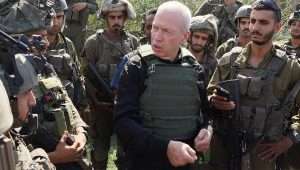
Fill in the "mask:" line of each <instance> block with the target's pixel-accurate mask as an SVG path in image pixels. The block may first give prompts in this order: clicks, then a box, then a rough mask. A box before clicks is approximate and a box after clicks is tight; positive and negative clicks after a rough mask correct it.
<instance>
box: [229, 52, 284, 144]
mask: <svg viewBox="0 0 300 170" xmlns="http://www.w3.org/2000/svg"><path fill="white" fill-rule="evenodd" d="M285 64H286V58H285V53H284V52H283V51H280V50H276V54H275V56H272V57H271V61H270V62H269V63H268V65H267V66H266V67H265V68H259V69H257V68H253V67H249V66H246V65H241V64H240V63H239V58H237V60H235V61H234V62H233V63H232V73H231V76H232V78H237V79H239V80H240V106H239V107H240V117H241V121H242V122H241V124H242V130H244V131H245V132H246V134H247V135H246V137H247V139H248V140H249V142H250V143H251V142H255V141H257V140H259V139H261V138H263V139H266V140H270V141H276V140H279V139H280V138H281V137H282V135H283V130H284V127H283V126H284V123H283V122H284V120H285V114H284V113H282V111H281V110H280V109H281V107H282V105H281V104H282V100H283V99H279V98H277V97H276V96H275V95H274V88H273V83H274V81H276V78H277V76H278V75H279V74H280V72H281V70H282V69H283V67H284V66H285Z"/></svg>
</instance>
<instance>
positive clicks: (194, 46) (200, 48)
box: [191, 44, 205, 53]
mask: <svg viewBox="0 0 300 170" xmlns="http://www.w3.org/2000/svg"><path fill="white" fill-rule="evenodd" d="M204 48H205V46H202V45H199V44H192V45H191V49H192V51H193V52H195V53H200V52H202V51H203V50H204Z"/></svg>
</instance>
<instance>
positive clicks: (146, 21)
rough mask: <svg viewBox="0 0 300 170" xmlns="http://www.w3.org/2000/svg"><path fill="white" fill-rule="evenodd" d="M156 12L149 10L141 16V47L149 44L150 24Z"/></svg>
mask: <svg viewBox="0 0 300 170" xmlns="http://www.w3.org/2000/svg"><path fill="white" fill-rule="evenodd" d="M156 11H157V9H156V8H153V9H150V10H148V11H147V12H146V13H145V14H144V16H143V21H142V32H143V34H144V37H142V38H140V44H141V45H144V44H150V41H151V28H152V22H153V19H154V16H155V14H156Z"/></svg>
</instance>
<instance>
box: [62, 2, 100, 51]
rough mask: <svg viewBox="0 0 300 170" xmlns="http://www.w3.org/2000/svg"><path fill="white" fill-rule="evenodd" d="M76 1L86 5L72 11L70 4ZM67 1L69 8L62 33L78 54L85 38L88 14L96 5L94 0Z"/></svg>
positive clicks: (95, 8)
mask: <svg viewBox="0 0 300 170" xmlns="http://www.w3.org/2000/svg"><path fill="white" fill-rule="evenodd" d="M78 2H85V3H87V7H86V8H85V9H83V10H82V11H80V12H73V11H72V5H73V4H75V3H78ZM67 3H68V7H69V9H68V11H67V13H66V26H65V29H64V33H65V35H66V36H67V37H69V38H70V39H71V40H72V41H73V42H74V45H75V48H76V51H77V53H78V54H80V52H81V50H82V48H83V45H84V41H85V38H86V37H85V36H86V33H87V24H88V18H89V15H90V14H93V13H95V11H96V10H97V8H98V6H97V3H96V0H70V1H67Z"/></svg>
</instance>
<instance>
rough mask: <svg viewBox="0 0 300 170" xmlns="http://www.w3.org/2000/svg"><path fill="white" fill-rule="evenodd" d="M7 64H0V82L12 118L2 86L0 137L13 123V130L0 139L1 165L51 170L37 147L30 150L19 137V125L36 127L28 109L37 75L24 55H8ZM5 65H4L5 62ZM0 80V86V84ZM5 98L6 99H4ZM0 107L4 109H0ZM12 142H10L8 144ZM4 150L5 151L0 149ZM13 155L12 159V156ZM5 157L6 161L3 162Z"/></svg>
mask: <svg viewBox="0 0 300 170" xmlns="http://www.w3.org/2000/svg"><path fill="white" fill-rule="evenodd" d="M9 57H10V58H9V59H8V60H10V65H9V66H8V65H6V66H4V65H3V64H4V63H1V64H0V79H1V81H2V82H3V84H4V86H5V87H6V91H7V92H8V97H9V99H10V101H9V102H10V106H11V108H12V115H13V118H14V120H13V119H12V118H11V117H10V116H9V114H11V113H10V109H9V108H7V107H9V102H8V101H6V100H5V96H2V95H3V94H4V92H3V90H4V89H3V86H1V100H2V101H1V120H3V121H4V122H1V135H2V134H3V133H4V132H5V131H7V130H8V129H9V128H10V126H11V124H12V121H13V127H12V129H10V130H9V131H8V132H7V133H6V136H7V137H8V138H10V139H7V138H6V137H4V136H1V144H0V145H1V149H0V150H2V151H1V153H2V154H5V155H1V158H0V159H1V163H0V167H1V169H3V170H11V169H16V170H23V169H28V170H55V167H54V165H53V164H52V163H51V162H50V159H49V157H48V155H47V153H46V152H45V151H44V150H43V149H40V148H36V149H32V148H31V149H30V148H29V147H28V146H27V144H26V143H25V142H24V135H21V134H20V130H21V129H22V126H23V125H25V124H26V123H29V122H33V123H31V125H32V127H33V126H36V123H37V122H36V121H31V120H32V119H31V118H32V114H31V113H30V110H31V109H32V107H33V106H35V105H36V100H35V95H34V93H33V88H34V87H35V86H36V85H37V75H36V73H35V70H34V68H33V66H32V65H31V63H30V62H29V60H28V59H27V58H26V54H16V55H14V56H9ZM6 64H7V63H6ZM1 81H0V83H1V85H2V82H1ZM6 98H7V97H6ZM2 105H4V107H2ZM4 111H6V112H7V113H5V114H6V116H4V117H2V114H4V113H2V112H4ZM3 130H5V131H3ZM10 140H12V143H10V142H11V141H10ZM3 149H5V150H3ZM15 152H16V156H17V157H16V158H15V157H14V156H15ZM6 158H8V159H7V160H5V159H6Z"/></svg>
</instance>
